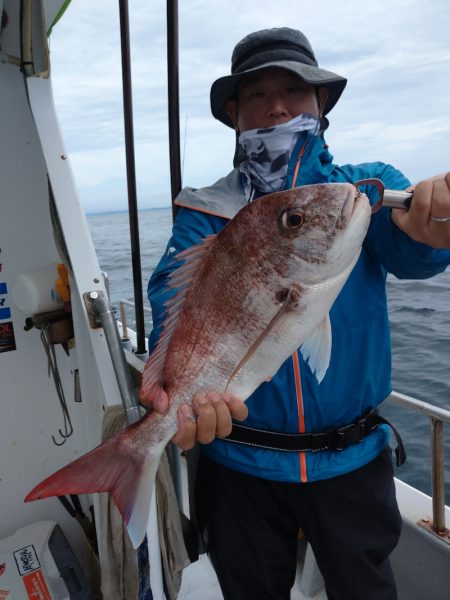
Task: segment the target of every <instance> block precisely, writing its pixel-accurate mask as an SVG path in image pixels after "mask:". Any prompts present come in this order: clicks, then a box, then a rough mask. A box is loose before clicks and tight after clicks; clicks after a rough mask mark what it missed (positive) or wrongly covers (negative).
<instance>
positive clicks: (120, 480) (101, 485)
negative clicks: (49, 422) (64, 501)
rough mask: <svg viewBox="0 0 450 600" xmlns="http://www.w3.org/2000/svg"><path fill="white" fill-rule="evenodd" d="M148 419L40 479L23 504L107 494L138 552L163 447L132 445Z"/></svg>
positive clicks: (147, 517) (157, 445)
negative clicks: (67, 496) (143, 447)
mask: <svg viewBox="0 0 450 600" xmlns="http://www.w3.org/2000/svg"><path fill="white" fill-rule="evenodd" d="M149 418H150V415H147V416H146V417H144V418H143V419H141V420H140V421H139V422H138V423H136V424H133V425H130V426H129V427H127V428H126V429H124V430H123V431H121V432H119V433H117V434H116V435H114V436H112V437H111V438H109V439H108V440H106V441H105V442H103V443H102V444H100V445H99V446H97V447H96V448H94V449H93V450H91V451H90V452H88V453H87V454H85V455H83V456H81V457H80V458H77V459H76V460H74V461H73V462H71V463H70V464H68V465H67V466H65V467H63V468H62V469H59V471H56V473H54V474H53V475H50V476H49V477H47V479H44V481H42V482H41V483H39V484H38V485H37V486H36V487H34V488H33V489H32V490H31V492H30V493H29V494H28V495H27V496H26V498H25V502H31V501H33V500H38V499H42V498H48V497H50V496H64V495H66V494H90V493H95V492H110V493H111V494H112V496H113V498H114V501H115V503H116V505H117V508H118V509H119V511H120V514H121V515H122V519H123V522H124V525H125V526H126V529H127V532H128V535H129V536H130V540H131V542H132V544H133V546H134V548H138V547H139V545H140V544H141V543H142V541H143V539H144V537H145V534H146V531H147V525H148V519H149V514H150V502H151V498H152V491H153V487H154V481H155V477H156V471H157V469H158V464H159V459H160V457H161V454H162V452H163V451H164V447H165V444H166V441H161V442H159V443H157V444H156V445H153V446H152V445H150V446H148V447H147V448H146V449H145V450H141V449H140V447H139V446H138V445H137V444H135V443H133V440H134V439H135V438H136V437H139V436H141V431H142V429H143V428H144V427H146V426H147V427H148V423H147V420H148V419H149Z"/></svg>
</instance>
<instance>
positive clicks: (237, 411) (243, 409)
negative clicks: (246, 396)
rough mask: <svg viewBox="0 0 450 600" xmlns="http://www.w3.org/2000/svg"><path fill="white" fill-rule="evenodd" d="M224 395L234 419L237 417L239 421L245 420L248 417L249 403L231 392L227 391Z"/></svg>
mask: <svg viewBox="0 0 450 600" xmlns="http://www.w3.org/2000/svg"><path fill="white" fill-rule="evenodd" d="M222 397H223V400H224V402H225V403H226V404H227V406H228V408H229V410H230V413H231V416H232V417H233V419H236V420H237V421H243V420H244V419H246V418H247V417H248V408H247V405H246V404H245V402H243V401H242V400H241V399H240V398H238V397H237V396H234V395H233V394H230V393H225V394H223V395H222Z"/></svg>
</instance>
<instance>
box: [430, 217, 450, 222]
mask: <svg viewBox="0 0 450 600" xmlns="http://www.w3.org/2000/svg"><path fill="white" fill-rule="evenodd" d="M430 221H435V223H448V222H449V221H450V217H432V216H430Z"/></svg>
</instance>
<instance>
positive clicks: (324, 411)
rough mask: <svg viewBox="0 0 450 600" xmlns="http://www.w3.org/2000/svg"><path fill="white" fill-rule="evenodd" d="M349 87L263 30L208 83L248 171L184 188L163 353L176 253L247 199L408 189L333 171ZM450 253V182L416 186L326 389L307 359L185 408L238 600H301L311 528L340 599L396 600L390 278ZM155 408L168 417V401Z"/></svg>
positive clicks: (205, 510)
mask: <svg viewBox="0 0 450 600" xmlns="http://www.w3.org/2000/svg"><path fill="white" fill-rule="evenodd" d="M345 85H346V79H344V78H343V77H341V76H339V75H336V74H335V73H332V72H330V71H327V70H325V69H322V68H319V67H318V64H317V61H316V58H315V56H314V52H313V50H312V48H311V45H310V43H309V41H308V40H307V38H306V37H305V36H304V35H303V34H302V33H301V32H300V31H296V30H294V29H290V28H279V29H268V30H263V31H258V32H255V33H252V34H250V35H248V36H247V37H245V38H244V39H243V40H241V41H240V42H239V43H238V44H237V46H236V47H235V49H234V52H233V55H232V64H231V74H230V75H227V76H225V77H221V78H220V79H218V80H217V81H215V82H214V83H213V85H212V88H211V109H212V113H213V115H214V117H216V118H217V119H218V120H219V121H221V122H222V123H224V124H225V125H226V126H228V127H232V128H234V129H235V131H236V136H237V142H238V143H237V151H236V154H235V168H234V169H233V170H232V171H231V173H229V174H228V175H226V176H225V177H224V178H222V179H220V180H219V181H218V182H216V183H214V184H213V185H211V186H210V187H206V188H202V189H199V190H195V189H192V188H185V189H183V190H182V191H181V193H180V195H179V196H178V198H177V200H176V203H177V205H178V206H179V207H180V210H179V212H178V215H177V218H176V221H175V224H174V227H173V235H172V237H171V239H170V241H169V243H168V246H167V251H166V253H165V254H164V256H163V257H162V259H161V261H160V263H159V265H158V267H157V268H156V270H155V272H154V274H153V275H152V277H151V280H150V282H149V287H148V292H149V299H150V302H151V305H152V309H153V321H154V329H153V332H152V334H151V336H150V343H151V346H152V347H154V346H155V344H156V342H157V340H158V337H159V335H160V332H161V329H162V324H163V320H164V302H165V301H166V300H167V298H168V294H170V293H173V292H168V291H167V289H166V288H165V285H166V283H167V281H168V276H169V274H170V272H171V271H172V270H173V268H174V265H173V258H174V256H175V255H176V253H179V252H180V251H182V250H184V249H186V248H188V247H190V246H192V245H194V244H196V243H197V242H199V241H200V240H201V239H202V238H204V237H205V236H207V235H209V234H214V233H217V232H218V231H220V230H221V229H222V228H223V227H224V226H225V225H226V223H227V222H228V220H229V219H231V218H232V217H233V216H234V215H235V214H236V213H237V211H238V210H239V209H240V208H241V207H242V206H244V205H245V204H247V203H248V202H251V201H252V200H253V199H255V198H258V197H261V196H264V195H265V194H268V193H270V192H275V191H279V190H282V189H289V188H291V187H295V186H300V185H306V184H315V183H325V182H351V183H354V182H356V181H358V180H361V179H366V178H378V179H380V180H382V182H383V183H384V185H385V186H386V187H387V188H390V189H398V190H404V189H406V188H408V187H409V186H410V182H409V181H408V180H407V179H406V177H405V176H404V175H403V174H402V173H401V172H400V171H398V170H396V169H395V168H394V167H392V166H390V165H388V164H383V163H381V162H375V163H365V164H360V165H344V166H338V165H336V164H334V163H333V157H332V156H331V154H330V153H329V151H328V146H327V145H326V143H325V141H324V131H325V130H326V128H327V126H328V120H327V115H328V113H329V112H330V111H331V109H332V108H333V107H334V106H335V104H336V102H337V101H338V100H339V98H340V96H341V94H342V92H343V90H344V88H345ZM362 191H364V192H365V193H367V194H368V195H369V197H371V198H372V200H373V198H374V194H376V190H375V189H374V188H373V187H370V186H365V187H363V188H362ZM448 249H450V173H447V174H446V175H445V176H440V177H438V178H436V179H432V180H427V181H424V182H421V183H419V184H418V185H417V186H416V187H415V189H414V196H413V200H412V203H411V207H410V209H409V210H398V209H397V210H390V209H388V208H382V209H381V210H380V211H379V212H377V213H376V214H374V215H373V216H372V219H371V224H370V227H369V231H368V233H367V236H366V239H365V241H364V245H363V250H362V253H361V256H360V258H359V261H358V263H357V265H356V266H355V268H354V270H353V272H352V274H351V276H350V278H349V280H348V281H347V283H346V285H345V286H344V288H343V290H342V291H341V293H340V295H339V296H338V298H337V300H336V302H335V304H334V305H333V307H332V309H331V313H330V317H331V323H332V334H333V346H332V355H331V362H330V366H329V369H328V371H327V373H326V376H325V378H324V380H323V381H322V383H321V384H320V385H318V383H317V380H316V379H315V377H314V375H313V373H312V372H311V370H310V368H309V365H308V364H307V363H306V362H304V360H303V359H302V356H301V354H300V352H298V353H295V354H294V355H293V356H292V357H291V358H290V359H289V360H287V361H286V362H285V363H284V364H283V365H282V367H281V368H280V370H279V371H278V372H277V374H276V375H275V376H274V377H273V378H272V380H271V381H268V382H265V383H264V384H262V385H261V386H260V387H259V388H258V389H257V390H256V391H255V392H254V393H253V394H252V395H251V396H250V398H249V399H248V400H247V402H246V404H244V403H243V402H242V401H241V400H240V399H238V398H236V397H234V396H231V395H230V394H228V393H223V392H221V391H220V390H212V391H207V392H205V391H203V390H200V391H199V393H198V394H197V395H196V396H195V397H194V398H193V400H192V405H191V404H186V405H182V406H181V408H180V410H179V415H178V417H179V429H178V432H177V434H176V436H175V437H174V442H175V443H176V444H177V445H178V446H179V447H180V448H183V449H185V450H186V449H190V448H192V447H193V446H194V444H195V443H196V442H200V447H201V458H200V464H199V468H198V474H197V482H196V499H197V512H198V517H199V522H200V524H201V527H202V533H203V538H204V540H205V543H206V547H207V550H208V553H209V556H210V559H211V561H212V564H213V566H214V568H215V570H216V573H217V576H218V579H219V583H220V586H221V588H222V592H223V596H224V598H225V600H253V599H255V600H266V599H267V600H269V599H276V600H287V599H288V598H290V590H291V588H292V586H293V583H294V579H295V572H296V558H297V540H298V536H299V532H302V535H304V536H306V539H307V540H308V542H309V543H310V545H311V547H312V549H313V551H314V554H315V557H316V559H317V563H318V566H319V568H320V571H321V573H322V575H323V577H324V580H325V586H326V591H327V595H328V598H329V599H333V600H392V599H394V598H396V597H397V595H396V588H395V582H394V578H393V574H392V570H391V567H390V563H389V555H390V554H391V552H392V550H393V549H394V548H395V546H396V544H397V541H398V539H399V535H400V529H401V518H400V514H399V510H398V506H397V502H396V498H395V488H394V481H393V466H392V459H391V450H390V448H389V445H388V442H389V435H390V432H389V427H388V426H387V425H384V424H380V422H381V419H380V418H379V417H378V416H377V414H376V412H374V409H376V407H377V406H378V405H379V404H380V403H381V402H382V401H383V400H384V399H385V398H386V397H387V396H388V394H389V393H390V391H391V364H390V363H391V356H390V337H389V322H388V314H387V306H386V291H385V280H386V273H387V272H390V273H393V274H394V275H395V276H396V277H398V278H408V279H411V278H418V279H422V278H428V277H431V276H433V275H435V274H437V273H440V272H442V271H443V270H445V268H446V267H447V266H448V264H449V263H450V251H449V250H448ZM144 400H145V401H146V402H148V403H149V404H151V402H152V399H151V398H147V399H144ZM153 408H154V409H155V410H157V411H158V412H164V411H165V410H166V409H167V402H166V399H165V398H164V396H162V397H161V398H160V399H159V400H158V402H157V403H156V402H155V403H154V404H153ZM239 424H241V425H242V424H244V425H245V426H246V427H248V428H250V429H242V427H241V428H239ZM255 430H256V431H255ZM230 432H232V433H231V436H230V437H229V438H228V439H227V440H224V439H223V438H224V437H226V436H228V435H229V434H230ZM280 432H282V433H289V434H297V436H298V437H297V438H295V435H294V438H293V439H296V440H297V441H298V444H299V448H301V450H298V451H288V450H287V447H286V444H287V442H286V440H285V438H286V436H285V437H283V436H280V435H278V434H279V433H280ZM324 432H325V433H324ZM308 433H313V434H322V435H314V436H308V435H305V434H308ZM289 438H291V439H292V436H289ZM401 450H402V448H401V445H400V446H399V448H398V454H399V456H398V458H399V460H400V462H401V460H402V459H403V458H404V457H402V452H401Z"/></svg>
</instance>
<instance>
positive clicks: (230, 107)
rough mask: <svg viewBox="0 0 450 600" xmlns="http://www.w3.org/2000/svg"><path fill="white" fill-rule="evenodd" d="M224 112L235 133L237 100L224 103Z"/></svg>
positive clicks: (237, 126)
mask: <svg viewBox="0 0 450 600" xmlns="http://www.w3.org/2000/svg"><path fill="white" fill-rule="evenodd" d="M225 112H226V113H227V115H228V116H229V117H230V119H231V122H232V123H233V127H234V128H235V129H236V131H239V125H238V112H239V111H238V103H237V100H228V101H227V102H226V103H225Z"/></svg>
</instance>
